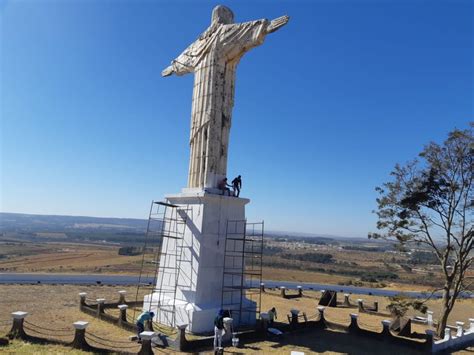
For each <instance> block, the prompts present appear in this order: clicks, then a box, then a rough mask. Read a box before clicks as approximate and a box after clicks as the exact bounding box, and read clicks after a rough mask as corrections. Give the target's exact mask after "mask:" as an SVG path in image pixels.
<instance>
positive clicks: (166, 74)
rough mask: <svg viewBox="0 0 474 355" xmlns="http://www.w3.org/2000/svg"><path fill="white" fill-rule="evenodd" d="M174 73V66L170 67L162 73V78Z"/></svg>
mask: <svg viewBox="0 0 474 355" xmlns="http://www.w3.org/2000/svg"><path fill="white" fill-rule="evenodd" d="M173 73H174V70H173V66H172V65H170V66H169V67H168V68H166V69H165V70H163V71H162V72H161V76H170V75H172V74H173Z"/></svg>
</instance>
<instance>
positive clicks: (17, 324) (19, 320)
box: [8, 311, 28, 339]
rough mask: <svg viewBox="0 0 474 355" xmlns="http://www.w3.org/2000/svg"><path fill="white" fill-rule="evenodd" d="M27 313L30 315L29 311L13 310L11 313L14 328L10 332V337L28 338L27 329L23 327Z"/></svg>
mask: <svg viewBox="0 0 474 355" xmlns="http://www.w3.org/2000/svg"><path fill="white" fill-rule="evenodd" d="M27 315H28V312H22V311H17V312H13V313H12V314H11V316H12V318H13V325H12V329H11V330H10V332H9V333H8V337H9V338H10V339H16V338H20V339H26V338H27V335H26V333H25V329H24V328H23V323H24V320H25V318H26V316H27Z"/></svg>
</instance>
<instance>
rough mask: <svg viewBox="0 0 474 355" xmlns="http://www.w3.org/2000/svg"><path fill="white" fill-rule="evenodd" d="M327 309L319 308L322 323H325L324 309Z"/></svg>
mask: <svg viewBox="0 0 474 355" xmlns="http://www.w3.org/2000/svg"><path fill="white" fill-rule="evenodd" d="M325 308H326V307H324V306H318V312H319V320H320V321H325V319H324V309H325Z"/></svg>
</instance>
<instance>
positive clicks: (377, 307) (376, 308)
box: [374, 301, 379, 312]
mask: <svg viewBox="0 0 474 355" xmlns="http://www.w3.org/2000/svg"><path fill="white" fill-rule="evenodd" d="M378 311H379V301H374V312H378Z"/></svg>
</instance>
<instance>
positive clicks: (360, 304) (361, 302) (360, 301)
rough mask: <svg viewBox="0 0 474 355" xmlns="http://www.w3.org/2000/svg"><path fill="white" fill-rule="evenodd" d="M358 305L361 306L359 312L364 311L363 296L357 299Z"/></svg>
mask: <svg viewBox="0 0 474 355" xmlns="http://www.w3.org/2000/svg"><path fill="white" fill-rule="evenodd" d="M357 306H358V307H359V313H362V312H364V300H363V299H362V298H359V299H358V300H357Z"/></svg>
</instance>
